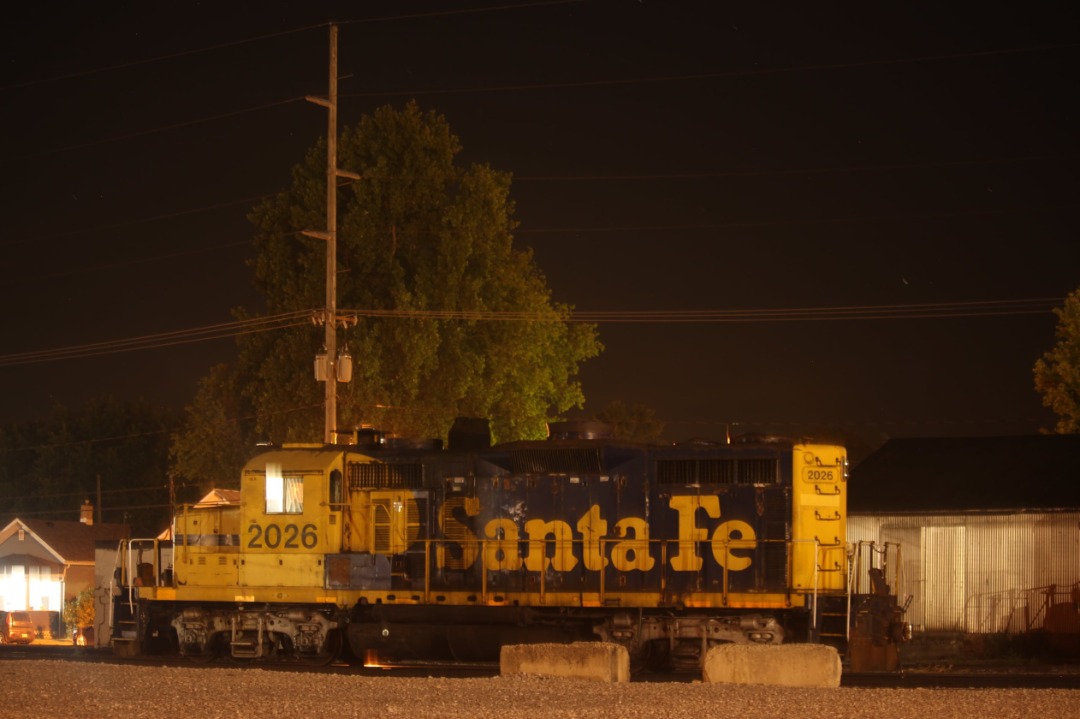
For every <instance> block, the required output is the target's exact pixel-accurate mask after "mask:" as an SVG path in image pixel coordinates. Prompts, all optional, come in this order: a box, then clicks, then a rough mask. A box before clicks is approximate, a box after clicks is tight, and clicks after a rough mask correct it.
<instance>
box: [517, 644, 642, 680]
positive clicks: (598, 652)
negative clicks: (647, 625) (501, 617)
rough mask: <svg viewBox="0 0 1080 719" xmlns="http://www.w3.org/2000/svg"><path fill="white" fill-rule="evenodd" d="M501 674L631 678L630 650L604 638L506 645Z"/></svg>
mask: <svg viewBox="0 0 1080 719" xmlns="http://www.w3.org/2000/svg"><path fill="white" fill-rule="evenodd" d="M499 674H500V675H502V676H508V675H511V674H534V675H539V676H548V677H574V678H577V679H589V680H593V681H600V682H608V683H618V682H628V681H630V654H629V652H627V651H626V647H624V646H621V645H619V644H609V643H605V642H574V643H573V644H513V645H505V646H503V647H502V650H501V651H500V652H499Z"/></svg>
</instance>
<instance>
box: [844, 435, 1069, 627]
mask: <svg viewBox="0 0 1080 719" xmlns="http://www.w3.org/2000/svg"><path fill="white" fill-rule="evenodd" d="M848 509H849V519H848V541H849V542H853V541H856V540H860V539H865V540H873V541H875V542H878V543H879V545H880V544H885V543H889V544H892V543H896V544H899V546H900V549H901V553H902V554H901V557H902V559H901V560H900V563H901V566H900V567H899V569H900V574H899V576H900V577H901V578H902V579H901V581H902V584H903V586H902V587H901V588H900V591H901V593H902V594H910V595H911V597H912V602H911V606H910V608H909V610H908V613H907V620H908V621H909V622H911V623H912V625H913V627H914V629H915V631H916V632H917V633H918V632H921V633H940V634H948V633H952V634H957V635H993V634H998V635H1007V634H1022V633H1025V632H1029V631H1032V630H1040V629H1045V630H1048V631H1050V632H1055V631H1062V629H1061V628H1060V626H1058V627H1055V626H1054V625H1053V622H1054V617H1062V616H1067V615H1068V614H1069V612H1068V611H1066V612H1062V611H1059V610H1062V609H1068V610H1070V611H1071V613H1072V614H1073V615H1074V616H1075V615H1076V611H1075V610H1078V609H1080V605H1078V604H1077V597H1078V596H1080V436H1077V435H1037V436H1022V437H978V438H933V439H892V440H889V441H888V442H886V443H885V444H884V445H883V446H882V447H881V448H880V449H878V450H877V451H876V452H875V453H874V454H872V455H870V456H869V457H867V458H866V459H865V460H864V461H863V462H861V463H860V464H859V465H858V466H856V467H855V468H854V469H853V470H852V471H851V478H850V482H849V500H848ZM1066 605H1067V606H1066ZM1055 607H1056V609H1055ZM1064 631H1068V632H1076V631H1077V630H1076V629H1075V628H1074V629H1066V630H1064Z"/></svg>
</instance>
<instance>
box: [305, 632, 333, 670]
mask: <svg viewBox="0 0 1080 719" xmlns="http://www.w3.org/2000/svg"><path fill="white" fill-rule="evenodd" d="M344 643H345V642H344V640H343V639H342V637H341V631H340V630H338V629H334V630H331V631H330V633H329V634H327V635H326V645H325V646H324V647H323V651H322V653H320V654H299V653H298V654H297V655H296V656H297V658H298V659H299V660H300V661H301V662H303V663H304V664H307V665H308V666H313V667H324V666H326V665H327V664H329V663H330V662H332V661H334V660H335V659H337V658H338V656H339V655H340V654H341V647H342V646H343V645H344Z"/></svg>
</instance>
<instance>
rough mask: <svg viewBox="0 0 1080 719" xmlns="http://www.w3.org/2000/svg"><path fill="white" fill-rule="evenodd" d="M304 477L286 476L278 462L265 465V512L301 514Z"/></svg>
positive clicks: (302, 509)
mask: <svg viewBox="0 0 1080 719" xmlns="http://www.w3.org/2000/svg"><path fill="white" fill-rule="evenodd" d="M303 511H304V478H303V477H299V476H286V475H285V474H283V473H282V469H281V465H280V464H268V465H266V513H267V514H302V513H303Z"/></svg>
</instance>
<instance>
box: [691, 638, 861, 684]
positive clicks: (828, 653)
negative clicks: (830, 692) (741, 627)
mask: <svg viewBox="0 0 1080 719" xmlns="http://www.w3.org/2000/svg"><path fill="white" fill-rule="evenodd" d="M841 672H842V669H841V665H840V654H839V653H837V651H836V649H835V648H834V647H827V646H824V645H822V644H779V645H759V644H721V645H719V646H716V647H713V648H712V649H710V650H709V653H708V654H706V655H705V666H704V667H703V670H702V679H703V680H704V681H705V682H706V683H710V684H719V683H726V684H768V685H772V686H786V687H838V686H840V674H841Z"/></svg>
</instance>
